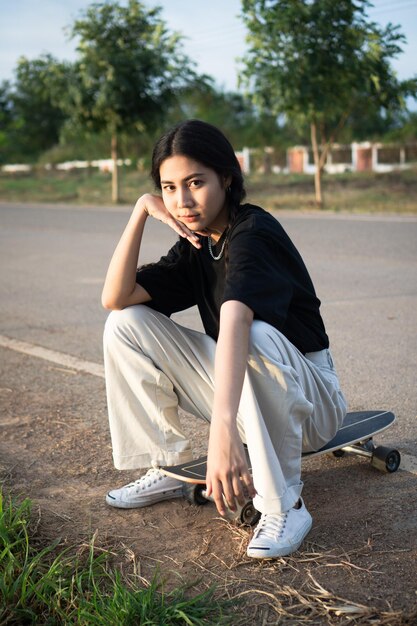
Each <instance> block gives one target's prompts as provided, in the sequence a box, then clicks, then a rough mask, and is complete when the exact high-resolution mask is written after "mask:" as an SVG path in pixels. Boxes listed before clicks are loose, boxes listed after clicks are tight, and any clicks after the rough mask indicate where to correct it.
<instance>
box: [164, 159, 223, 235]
mask: <svg viewBox="0 0 417 626" xmlns="http://www.w3.org/2000/svg"><path fill="white" fill-rule="evenodd" d="M159 174H160V178H161V189H162V199H163V201H164V204H165V206H166V208H167V209H168V211H169V212H170V213H171V215H172V216H173V217H175V219H177V220H179V221H180V222H182V223H183V224H185V225H186V226H187V227H188V228H189V229H190V230H192V231H194V232H197V233H202V234H209V233H210V234H212V237H213V239H214V240H217V239H219V237H220V234H221V233H222V232H223V230H224V229H225V228H226V226H227V224H228V207H227V203H226V188H227V187H228V185H229V184H230V180H224V179H223V178H221V177H220V176H219V175H218V174H217V173H216V172H215V171H214V170H212V169H211V168H209V167H206V166H205V165H202V164H201V163H199V162H198V161H194V160H193V159H190V158H189V157H186V156H182V155H175V156H172V157H169V158H168V159H165V161H163V162H162V164H161V167H160V168H159ZM206 229H208V230H206ZM211 231H213V232H211Z"/></svg>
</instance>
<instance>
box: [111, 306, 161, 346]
mask: <svg viewBox="0 0 417 626" xmlns="http://www.w3.org/2000/svg"><path fill="white" fill-rule="evenodd" d="M150 311H151V309H149V307H147V306H145V305H144V304H136V305H134V306H129V307H126V308H125V309H121V310H119V311H112V312H111V313H110V314H109V316H108V317H107V320H106V323H105V325H104V342H105V343H109V342H111V341H112V339H114V338H120V337H121V336H124V335H125V334H126V332H128V331H129V329H132V328H136V329H137V328H139V327H140V326H141V325H142V324H146V318H147V317H148V315H149V312H150Z"/></svg>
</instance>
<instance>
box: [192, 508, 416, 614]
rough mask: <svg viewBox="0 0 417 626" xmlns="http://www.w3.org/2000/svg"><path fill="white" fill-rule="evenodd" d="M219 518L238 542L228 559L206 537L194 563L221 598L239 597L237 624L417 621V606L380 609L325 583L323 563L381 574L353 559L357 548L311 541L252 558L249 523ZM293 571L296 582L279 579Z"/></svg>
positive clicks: (333, 566) (228, 599)
mask: <svg viewBox="0 0 417 626" xmlns="http://www.w3.org/2000/svg"><path fill="white" fill-rule="evenodd" d="M218 521H219V523H221V524H225V525H226V526H227V528H226V529H224V530H225V531H227V535H228V537H229V538H230V540H231V542H232V544H233V549H231V550H230V559H229V561H228V562H226V561H225V560H223V559H220V558H219V557H218V555H217V554H215V553H214V552H213V551H210V538H206V539H205V540H204V541H203V544H202V545H201V546H200V553H199V555H198V556H197V557H196V558H195V559H194V560H193V562H192V563H193V565H194V566H195V568H196V569H197V570H199V571H201V574H202V581H204V586H205V587H207V588H208V587H210V586H211V585H212V584H215V585H216V586H217V594H220V597H221V598H222V599H226V600H227V601H230V602H232V603H236V609H237V611H236V616H235V620H234V621H233V624H234V625H236V626H270V625H272V624H274V625H275V624H283V625H285V626H287V625H288V626H290V625H294V626H295V625H298V624H309V625H310V626H315V625H317V626H319V625H323V624H329V625H330V626H334V625H338V626H347V625H348V624H349V625H352V624H354V625H356V624H357V625H365V624H366V625H371V624H375V625H378V626H412V625H415V624H416V623H417V609H416V610H415V611H413V612H412V613H410V614H407V613H405V612H404V611H395V610H392V609H391V607H390V606H387V608H386V609H384V610H381V608H378V607H376V606H373V605H365V604H363V603H360V602H356V601H353V600H352V599H349V598H348V597H342V596H340V595H338V594H335V593H333V592H332V591H331V590H330V589H327V588H325V587H324V586H323V585H322V584H321V583H320V581H319V580H318V578H319V576H318V574H319V572H320V568H343V569H344V570H345V571H346V572H349V571H350V570H353V571H355V570H362V571H365V572H368V573H372V574H375V575H378V573H379V572H377V571H376V570H374V569H372V567H370V568H369V569H365V568H362V567H360V566H358V565H356V564H355V563H354V562H353V558H354V556H355V554H356V552H352V554H347V553H345V552H342V553H340V554H336V553H335V552H328V551H323V550H322V549H320V547H319V546H316V545H314V544H311V543H309V542H306V544H305V546H306V550H305V551H302V552H297V553H296V554H295V555H294V556H293V557H288V558H285V559H284V558H282V559H266V560H264V561H253V560H252V559H249V558H247V557H246V545H247V540H248V529H247V528H244V527H242V526H238V525H236V524H235V523H233V522H228V521H226V520H224V519H220V518H219V520H218ZM312 570H314V574H313V572H312ZM288 571H291V573H292V577H293V579H294V583H293V584H287V583H281V582H280V579H281V578H284V576H282V575H283V573H284V572H288ZM254 580H256V584H255V585H254ZM295 581H297V582H295Z"/></svg>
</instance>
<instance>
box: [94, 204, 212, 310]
mask: <svg viewBox="0 0 417 626" xmlns="http://www.w3.org/2000/svg"><path fill="white" fill-rule="evenodd" d="M149 216H152V217H154V218H155V219H158V220H159V221H161V222H164V223H165V224H167V226H170V227H171V228H172V229H173V230H174V231H175V232H176V233H178V234H179V235H180V236H181V237H185V238H186V239H188V240H189V241H190V242H191V243H192V244H193V245H194V246H196V247H200V244H199V240H198V237H197V236H196V235H195V234H193V233H192V232H191V231H190V230H189V229H188V228H187V227H186V226H185V225H184V224H181V222H178V221H177V220H175V219H174V218H173V217H172V215H171V214H170V213H169V212H168V211H167V209H166V208H165V205H164V203H163V201H162V198H161V197H160V196H156V195H153V194H150V193H149V194H145V195H143V196H141V197H140V198H139V200H138V201H137V202H136V204H135V207H134V209H133V211H132V215H131V216H130V219H129V222H128V224H127V226H126V228H125V230H124V232H123V235H122V236H121V238H120V241H119V243H118V244H117V247H116V250H115V251H114V254H113V257H112V259H111V261H110V265H109V269H108V270H107V275H106V280H105V282H104V287H103V292H102V296H101V302H102V304H103V306H104V308H105V309H124V308H125V307H127V306H131V305H132V304H142V303H143V302H149V300H151V296H150V295H149V293H148V292H147V291H146V289H144V288H143V287H142V286H141V285H138V283H137V282H136V270H137V265H138V257H139V253H140V247H141V243H142V236H143V231H144V228H145V223H146V220H147V218H148V217H149Z"/></svg>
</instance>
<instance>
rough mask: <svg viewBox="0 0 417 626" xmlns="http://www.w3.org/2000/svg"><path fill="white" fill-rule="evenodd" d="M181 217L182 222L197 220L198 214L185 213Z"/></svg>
mask: <svg viewBox="0 0 417 626" xmlns="http://www.w3.org/2000/svg"><path fill="white" fill-rule="evenodd" d="M179 219H180V221H181V222H195V221H196V220H197V219H198V215H183V216H182V217H180V218H179Z"/></svg>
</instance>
